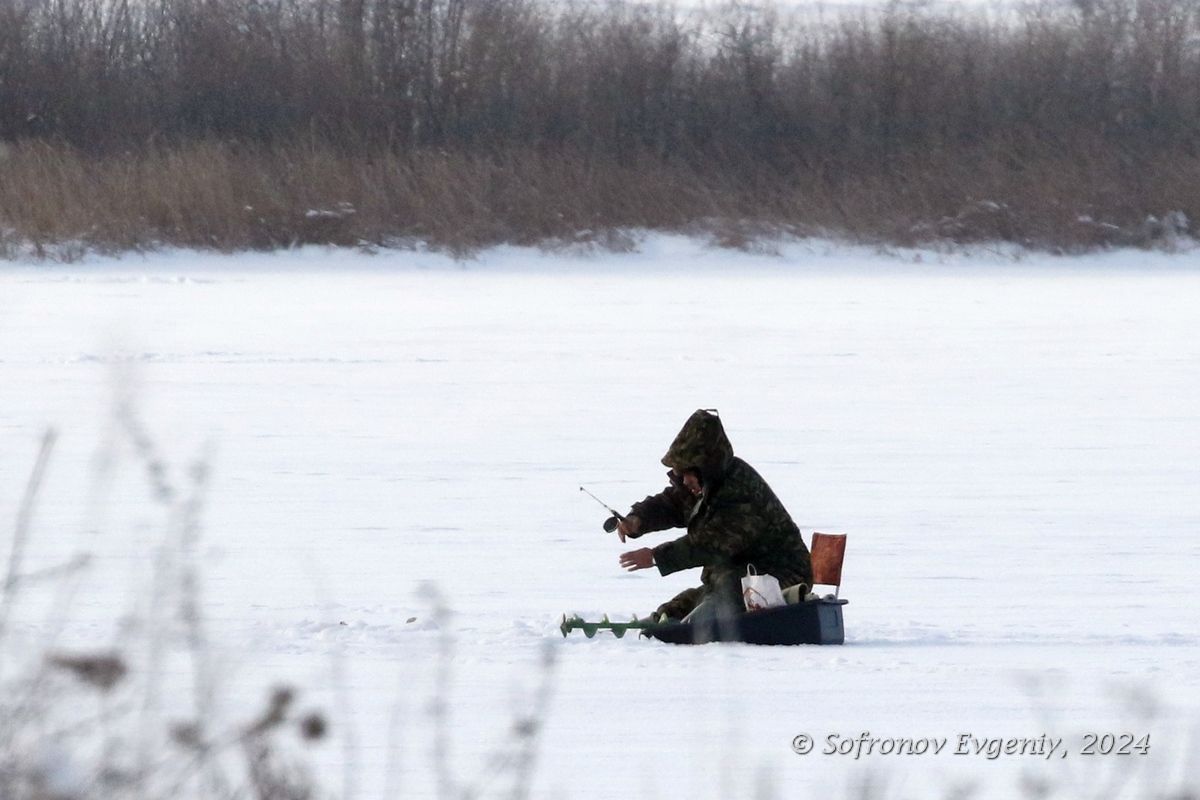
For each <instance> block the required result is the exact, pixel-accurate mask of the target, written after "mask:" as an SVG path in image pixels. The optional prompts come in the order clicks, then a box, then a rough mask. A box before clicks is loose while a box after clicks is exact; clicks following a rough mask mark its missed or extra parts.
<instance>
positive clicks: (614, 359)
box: [0, 237, 1200, 798]
mask: <svg viewBox="0 0 1200 800" xmlns="http://www.w3.org/2000/svg"><path fill="white" fill-rule="evenodd" d="M781 250H782V253H781V254H780V255H773V256H755V255H748V254H742V253H731V252H728V251H720V250H711V249H708V248H706V247H704V246H703V245H702V244H701V243H698V242H695V241H692V240H687V239H677V238H672V237H649V238H647V239H646V240H645V242H644V243H643V246H642V247H641V249H640V251H639V252H636V253H628V254H610V255H594V254H593V255H588V254H576V255H564V254H555V253H542V252H537V251H528V250H519V249H507V248H506V249H499V250H495V251H490V252H488V253H485V254H483V255H482V256H480V257H479V258H477V259H475V260H472V261H467V262H465V263H456V262H454V261H451V260H450V259H447V258H444V257H442V256H438V255H431V254H421V253H409V252H388V253H382V254H378V255H364V254H357V253H351V252H340V251H326V250H320V249H309V250H301V251H296V252H288V253H279V254H272V255H241V256H216V255H200V254H194V253H165V254H157V255H149V256H144V257H143V256H138V257H128V258H124V259H120V260H103V259H94V260H90V261H88V262H85V263H81V264H75V265H66V266H62V265H39V266H31V265H16V264H7V265H2V266H0V520H5V521H6V522H4V523H3V524H4V526H5V527H4V528H0V530H3V531H4V534H3V538H0V543H3V542H6V541H7V539H8V536H9V531H10V530H11V526H10V523H9V522H7V521H9V520H12V519H14V517H15V515H16V509H17V504H18V502H19V499H20V496H21V492H22V490H23V488H24V483H25V480H26V476H27V475H28V471H29V469H30V467H31V465H32V463H33V460H34V457H35V455H36V452H37V447H38V440H39V438H40V434H41V431H42V430H43V429H44V428H45V427H46V426H47V425H52V426H54V427H55V428H57V429H58V431H59V434H60V435H59V440H58V444H57V446H56V450H55V452H54V454H53V458H52V461H51V463H50V468H49V472H48V474H47V479H46V483H45V485H44V487H43V491H42V494H41V496H40V499H39V504H38V509H37V513H36V517H35V520H34V525H33V528H32V532H31V539H30V543H29V549H28V551H27V553H26V555H25V563H24V565H23V568H24V569H25V570H26V571H28V572H36V571H37V570H40V569H45V568H50V567H54V566H55V565H60V564H62V563H64V562H66V561H68V560H69V559H70V558H72V557H73V556H74V555H75V554H76V553H78V552H87V553H90V554H91V555H92V561H91V565H90V567H89V569H88V571H87V572H86V573H85V574H84V576H83V578H82V584H81V585H80V588H79V589H78V590H77V591H76V593H75V595H74V599H73V602H72V603H71V605H70V608H69V610H68V611H67V612H66V615H65V617H64V616H59V617H55V616H54V615H55V614H61V612H58V611H55V610H54V609H55V608H56V607H55V606H54V605H53V603H52V599H51V595H52V594H53V591H52V589H51V587H52V585H53V583H54V582H53V581H47V582H45V583H44V584H37V585H35V586H32V587H31V588H29V590H28V591H25V592H24V593H23V594H22V595H21V600H22V602H21V604H20V605H19V606H18V607H17V608H15V609H13V617H12V626H13V630H14V631H20V632H21V633H22V634H23V635H24V636H25V639H24V640H25V641H30V642H34V641H37V640H38V639H37V637H38V636H39V635H40V632H42V631H44V630H45V629H46V628H47V627H52V626H53V624H54V623H55V622H56V621H58V620H65V624H66V625H67V628H66V631H65V632H64V633H63V634H62V635H61V636H62V638H61V639H60V643H62V644H66V645H70V646H74V647H78V648H87V647H104V646H107V645H109V644H111V643H112V642H114V641H120V637H121V636H123V635H125V634H124V633H122V624H123V621H127V619H128V613H129V612H130V611H132V610H136V609H138V608H141V607H143V606H144V605H145V603H146V602H147V600H146V598H147V597H148V596H152V593H151V594H148V593H149V592H150V589H149V588H148V582H149V581H150V580H151V578H150V575H151V571H152V570H151V569H150V566H149V565H150V563H151V561H152V552H153V548H154V547H155V546H156V543H157V541H158V537H159V536H160V535H161V530H162V526H163V519H162V516H163V512H162V509H161V508H160V507H159V506H157V505H156V504H155V502H154V501H153V499H152V498H151V497H150V493H149V490H148V489H147V485H146V481H145V480H144V478H143V476H142V470H141V468H140V467H138V465H137V464H136V463H135V462H136V459H135V458H134V456H133V454H132V451H131V448H130V447H129V446H128V444H127V443H124V444H123V443H121V442H120V441H119V437H116V436H115V434H114V427H113V425H112V424H111V419H110V417H111V414H112V409H113V406H114V402H115V401H114V400H113V396H114V393H116V394H120V395H123V396H128V397H130V398H132V402H133V404H134V407H135V408H136V409H137V413H138V414H139V415H140V418H141V419H142V420H143V423H144V426H145V429H146V431H147V432H148V433H149V434H150V436H151V437H152V439H153V441H154V442H155V444H156V446H157V447H159V448H160V450H161V452H162V454H163V456H164V458H165V460H166V461H167V462H168V463H169V464H170V465H171V467H172V471H171V472H170V473H169V475H168V478H169V480H171V481H174V482H176V483H177V484H183V483H186V478H185V470H186V467H187V465H188V464H189V463H191V462H192V461H194V460H196V459H202V460H205V461H206V462H207V463H209V464H211V467H212V479H211V484H210V486H209V487H208V489H207V492H206V495H205V500H204V506H203V512H202V523H203V531H202V538H201V541H200V546H199V559H200V568H201V573H202V578H203V583H202V599H203V603H204V619H205V626H206V630H207V633H208V636H209V639H210V641H211V645H210V646H211V651H212V657H213V658H214V659H215V661H216V662H217V664H218V665H219V673H220V674H221V687H220V688H221V697H222V698H223V700H222V702H223V703H224V708H225V709H226V712H227V713H229V714H231V715H233V716H234V717H237V715H238V714H242V717H244V716H245V713H244V711H245V709H246V708H247V707H253V706H257V704H258V702H259V698H260V697H261V694H262V691H263V689H264V687H266V686H270V685H273V684H275V683H278V682H281V681H287V682H291V683H293V684H295V685H296V686H298V687H300V688H301V690H302V691H303V692H304V693H305V694H304V698H305V700H306V702H308V703H310V704H316V705H323V706H324V707H326V708H328V709H329V710H330V711H331V712H332V714H333V723H334V727H333V730H334V733H335V738H334V741H332V742H330V743H327V744H324V745H321V746H319V747H318V748H317V749H316V750H315V751H314V755H313V757H314V758H315V759H316V760H317V762H318V763H319V764H320V765H321V766H322V782H323V783H324V784H325V785H326V786H327V787H328V788H329V789H330V790H331V791H334V792H342V791H344V790H348V791H350V792H351V793H353V794H355V796H357V797H362V798H374V797H380V796H383V795H384V793H385V791H387V792H396V791H398V792H400V793H403V794H406V795H418V796H419V795H421V794H426V793H429V792H430V791H432V787H433V780H434V776H433V771H432V769H431V756H430V752H431V748H432V747H433V746H434V744H433V741H432V735H431V723H430V712H429V707H430V700H431V698H432V697H433V693H434V690H435V689H434V687H435V681H436V675H435V673H436V672H437V663H438V660H437V655H436V653H437V648H438V645H439V630H438V626H437V625H436V624H435V621H434V620H433V619H432V616H431V611H430V607H429V603H428V601H427V599H425V597H424V596H423V595H422V594H421V592H420V591H419V590H420V587H421V586H422V585H425V584H427V583H431V584H435V585H436V586H437V587H438V590H439V591H440V592H441V594H442V595H443V596H444V597H445V598H446V600H447V603H448V604H449V605H450V606H451V607H452V608H453V609H454V612H455V614H454V616H453V618H452V621H451V622H450V623H449V625H448V629H449V631H450V632H451V633H452V634H453V661H452V664H453V667H452V672H451V675H450V677H451V680H452V695H451V697H452V703H451V704H450V711H449V714H450V723H449V724H450V732H451V735H452V736H451V739H452V748H451V749H452V752H451V758H452V765H453V767H454V770H455V772H456V774H458V775H459V776H460V777H462V778H463V779H464V780H466V779H468V778H470V777H472V776H474V775H476V774H477V773H481V772H483V771H484V765H485V764H486V762H487V758H488V754H489V753H491V752H492V751H493V750H494V749H495V748H496V747H497V746H498V745H499V744H501V743H502V742H503V741H504V740H505V737H506V736H507V726H508V725H509V724H510V723H511V721H512V720H513V719H514V717H515V716H516V715H518V714H519V713H522V712H525V711H527V710H528V705H529V703H530V702H531V693H532V692H534V687H535V685H536V682H537V680H538V679H539V675H540V668H539V666H538V664H539V658H540V657H541V653H542V649H543V647H544V646H546V644H547V643H548V642H549V643H553V644H556V645H557V649H556V653H557V668H556V670H555V672H554V673H553V681H554V683H553V696H552V701H551V705H550V712H549V716H548V718H547V720H546V727H545V729H544V731H543V739H542V743H541V749H540V755H539V761H538V766H537V772H536V778H535V783H534V795H535V796H538V797H572V798H591V797H614V796H627V797H631V798H653V797H696V798H703V797H726V796H755V795H756V793H758V796H763V795H770V792H771V791H772V787H773V790H774V791H775V793H776V794H777V795H778V796H781V797H845V796H850V795H851V794H852V793H853V792H854V791H856V787H860V786H861V785H863V783H864V781H865V782H870V784H871V785H872V786H874V787H875V789H876V791H877V793H878V794H879V795H880V796H887V797H893V796H895V797H900V796H903V797H942V796H946V795H948V794H950V793H951V792H953V791H956V790H958V789H961V788H962V787H967V786H974V787H975V789H976V790H977V791H978V792H979V793H980V794H982V795H984V796H996V797H1008V796H1013V795H1014V794H1016V793H1018V792H1020V791H1033V789H1032V788H1031V787H1034V786H1036V785H1037V782H1038V781H1042V782H1044V783H1045V785H1050V786H1054V787H1057V788H1058V790H1060V791H1061V792H1063V793H1064V796H1094V795H1095V794H1097V793H1098V792H1099V791H1100V789H1101V788H1103V787H1105V786H1107V785H1108V784H1107V783H1106V782H1107V781H1110V780H1113V779H1114V776H1116V775H1118V774H1121V773H1128V772H1130V771H1131V770H1132V771H1133V772H1134V773H1138V774H1135V775H1134V777H1133V778H1132V779H1131V780H1132V781H1133V784H1134V785H1135V786H1142V787H1145V786H1156V787H1159V788H1164V787H1165V788H1170V787H1172V786H1174V787H1178V786H1180V785H1184V782H1185V781H1186V780H1187V778H1186V771H1185V769H1184V763H1185V761H1186V758H1187V757H1188V756H1189V755H1190V754H1191V753H1192V752H1194V751H1195V750H1196V749H1197V748H1198V747H1200V739H1197V735H1198V733H1200V727H1198V726H1200V648H1198V644H1200V603H1197V602H1196V590H1195V580H1196V575H1197V573H1198V572H1200V536H1198V534H1200V402H1197V398H1198V397H1200V313H1198V309H1200V256H1198V255H1197V254H1195V253H1192V254H1179V255H1162V254H1150V253H1132V252H1122V253H1109V254H1103V255H1097V256H1091V257H1087V258H1055V257H1051V256H1041V255H1030V254H1024V255H1020V257H1014V255H1013V254H999V255H988V254H986V253H976V254H967V255H963V254H959V255H941V256H939V255H937V254H935V253H929V252H925V253H889V254H873V253H871V252H867V251H861V250H855V249H851V248H846V247H841V246H833V245H822V244H815V245H814V244H811V243H810V244H792V245H786V246H784V247H782V248H781ZM698 407H704V408H718V409H720V412H721V415H722V418H723V419H724V421H725V426H726V429H727V431H728V432H729V436H730V438H731V440H732V441H733V444H734V447H735V449H736V450H737V452H738V454H739V455H741V456H742V457H743V458H745V459H746V460H747V461H749V462H750V463H751V464H753V465H754V466H755V467H756V468H757V469H758V470H759V471H760V472H761V473H762V474H763V475H764V477H766V478H767V480H768V481H769V482H770V483H771V485H772V486H773V487H774V489H775V490H776V492H777V493H778V494H779V495H780V497H781V498H782V499H783V501H784V503H785V504H786V505H787V507H788V508H789V510H790V511H791V512H792V514H793V516H794V517H795V518H796V520H797V522H798V523H799V524H800V527H801V529H802V530H803V531H804V532H805V534H806V535H807V534H811V532H812V531H814V530H822V531H828V532H845V533H847V534H849V544H848V549H847V561H846V567H845V572H844V584H843V586H842V590H841V591H842V596H843V597H846V598H848V599H849V600H850V605H848V606H847V607H846V609H845V621H846V633H847V642H846V645H845V646H843V647H824V648H820V647H795V648H756V647H751V646H734V645H710V646H706V647H699V648H681V647H673V646H669V645H664V644H660V643H655V642H648V641H644V640H638V639H636V638H634V637H632V636H629V637H626V638H625V639H622V640H616V639H614V638H612V637H611V636H604V635H600V636H597V638H595V639H592V640H588V639H585V638H584V637H583V636H582V635H580V634H575V635H573V637H572V638H570V639H568V640H565V641H563V640H561V638H560V637H559V634H558V631H557V629H556V624H557V619H558V616H559V615H560V614H561V613H563V612H573V611H577V612H580V613H582V614H584V615H595V616H598V615H599V614H601V613H604V612H607V613H610V614H612V615H613V616H614V617H616V616H617V615H625V616H628V615H630V614H633V613H638V614H644V613H646V612H648V611H649V610H651V609H652V608H653V607H654V606H655V605H657V604H658V603H659V602H661V601H662V600H665V599H666V598H668V597H670V596H671V595H672V594H674V593H675V592H677V591H679V590H680V589H682V588H684V587H686V586H689V585H692V584H694V583H695V582H696V580H697V577H696V575H695V573H686V574H683V575H675V576H671V577H669V578H660V577H658V576H657V574H656V573H654V572H653V571H647V572H641V573H637V574H626V573H623V572H621V571H620V570H619V569H618V567H617V555H618V554H619V553H620V552H621V551H622V550H623V549H627V548H626V547H623V546H622V545H621V544H620V543H619V542H617V541H616V539H615V537H613V536H611V535H606V534H604V533H603V532H602V531H601V529H600V523H601V522H602V521H603V518H604V516H605V514H604V512H603V510H602V509H601V508H600V507H599V506H597V505H596V504H595V503H594V502H593V501H591V500H590V499H588V498H587V497H586V496H584V495H583V494H581V493H580V492H579V490H578V487H579V486H580V485H581V484H582V485H585V486H587V487H588V488H589V489H591V490H592V491H593V492H595V493H596V494H597V495H599V496H600V497H601V498H603V499H604V500H605V501H607V502H609V503H611V504H613V505H616V506H617V507H619V508H623V507H627V505H628V504H629V503H630V502H632V501H634V500H638V499H641V498H642V497H643V496H645V495H646V494H648V493H652V492H655V491H658V490H659V489H661V488H662V486H663V485H664V475H663V473H664V468H663V467H662V466H661V465H660V464H659V463H658V459H659V458H660V457H661V456H662V454H663V452H664V451H665V449H666V446H667V445H668V444H669V442H670V440H671V438H672V437H673V436H674V434H675V433H676V431H677V430H678V428H679V426H680V425H681V424H682V422H683V421H684V419H685V418H686V417H687V416H688V414H690V413H691V412H692V411H693V410H694V409H696V408H698ZM114 442H116V443H115V444H114ZM98 454H99V455H98ZM105 454H107V456H108V457H109V458H110V459H115V460H111V461H110V462H107V463H109V468H107V469H105V468H104V464H105V463H106V462H105V461H104V458H103V456H105ZM661 536H662V535H661V534H660V535H657V536H653V535H652V536H651V537H650V539H651V540H652V541H654V542H657V541H661V540H662V539H661V538H659V537H661ZM641 541H643V542H644V541H646V540H641ZM43 595H44V596H43ZM413 617H415V618H416V620H415V621H413V622H408V620H409V619H410V618H413ZM864 732H869V734H870V736H872V737H877V738H881V739H882V738H898V737H904V738H913V739H920V738H931V739H943V738H944V739H947V740H948V744H947V745H946V747H945V749H944V750H943V751H942V752H941V753H939V754H937V755H933V754H925V755H922V756H897V755H894V754H892V755H887V756H884V755H880V754H879V753H878V752H872V753H871V754H869V755H863V756H862V757H861V758H858V759H855V758H854V756H853V754H851V755H837V754H835V755H826V754H824V752H823V751H824V750H826V749H827V748H828V745H827V742H828V741H829V740H828V738H827V737H829V736H831V735H836V736H839V737H859V736H860V734H863V733H864ZM1089 732H1090V733H1095V734H1098V735H1102V734H1106V733H1111V734H1114V735H1118V736H1119V735H1120V734H1124V733H1131V734H1135V735H1137V736H1138V737H1140V736H1142V735H1143V734H1147V733H1148V734H1150V736H1151V743H1152V747H1151V753H1150V755H1148V756H1142V755H1138V754H1135V755H1129V756H1116V755H1109V756H1101V755H1095V756H1091V757H1088V756H1085V755H1083V754H1082V753H1081V747H1082V744H1083V737H1084V736H1085V735H1086V734H1088V733H1089ZM799 734H808V735H810V736H811V737H813V739H814V740H815V743H816V747H815V750H814V752H812V753H809V754H808V755H797V754H795V753H793V752H792V742H793V739H794V737H796V736H797V735H799ZM960 734H969V735H971V736H974V737H977V738H980V739H983V738H995V737H1026V738H1033V737H1038V736H1041V735H1043V734H1045V735H1047V736H1049V737H1063V739H1064V742H1063V744H1062V746H1061V748H1060V749H1065V750H1066V751H1067V752H1069V755H1068V756H1067V757H1066V758H1059V757H1058V755H1057V753H1056V754H1055V756H1054V758H1052V759H1050V760H1046V759H1042V758H1035V757H1031V756H1028V755H1026V756H1015V755H1003V754H1002V755H1000V757H998V758H995V759H989V758H987V757H986V755H985V754H980V755H953V751H954V750H955V749H956V748H957V746H958V737H959V735H960ZM834 741H839V740H834ZM968 746H969V745H968ZM1022 787H1024V788H1022Z"/></svg>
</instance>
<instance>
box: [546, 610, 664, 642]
mask: <svg viewBox="0 0 1200 800" xmlns="http://www.w3.org/2000/svg"><path fill="white" fill-rule="evenodd" d="M654 624H655V623H654V621H653V620H651V619H638V618H637V614H634V615H633V619H631V620H629V622H613V621H612V620H610V619H609V618H608V615H607V614H605V615H604V616H603V617H601V618H600V621H599V622H588V621H586V620H584V619H583V618H582V617H580V616H579V615H578V614H574V615H572V616H570V617H568V616H567V615H566V614H563V618H562V621H561V622H560V623H559V626H558V629H559V630H560V631H562V635H563V636H564V637H565V636H566V635H567V634H568V633H570V632H571V631H583V635H584V636H586V637H587V638H589V639H591V638H592V637H593V636H595V635H596V631H612V632H613V636H616V637H617V638H618V639H620V638H621V637H623V636H624V635H625V632H626V631H630V630H645V629H646V628H649V627H652V626H653V625H654Z"/></svg>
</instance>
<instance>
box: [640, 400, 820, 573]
mask: <svg viewBox="0 0 1200 800" xmlns="http://www.w3.org/2000/svg"><path fill="white" fill-rule="evenodd" d="M663 464H665V465H666V466H668V467H670V468H671V473H669V477H670V478H671V485H670V486H668V487H667V488H666V489H665V490H664V491H662V492H661V493H659V494H656V495H653V496H651V497H647V498H646V499H645V500H643V501H641V502H640V503H634V505H633V508H632V510H631V511H630V513H631V514H634V515H636V516H637V517H638V519H640V520H641V526H640V528H639V530H638V534H637V535H638V536H641V535H642V534H644V533H649V532H651V531H660V530H665V529H667V528H682V527H686V528H687V534H686V535H684V536H681V537H680V538H678V539H676V540H675V541H673V542H666V543H664V544H660V545H659V546H658V547H655V548H654V562H655V564H657V565H658V570H659V572H661V573H662V574H663V575H669V574H671V573H672V572H678V571H679V570H684V569H691V568H692V567H703V568H704V570H703V572H702V573H701V580H702V581H703V582H704V583H705V584H706V585H708V584H710V579H711V578H712V577H713V574H714V571H718V570H719V571H722V572H725V571H729V570H734V571H736V572H739V573H741V574H745V572H746V566H747V565H748V564H753V565H754V567H755V569H756V570H757V571H758V572H759V573H760V574H762V573H765V574H768V575H774V576H775V577H776V578H778V579H779V583H780V584H781V585H782V586H785V587H786V586H792V585H795V584H797V583H808V584H811V583H812V567H811V565H810V564H809V559H808V548H807V547H805V546H804V540H803V539H801V538H800V529H799V528H797V527H796V523H795V522H793V521H792V518H791V516H789V515H788V512H787V510H786V509H785V508H784V507H783V503H781V502H780V501H779V498H777V497H776V496H775V493H774V492H773V491H771V487H770V486H768V485H767V482H766V481H764V480H763V479H762V476H760V475H759V474H758V473H757V472H756V471H755V470H754V468H753V467H751V466H750V465H749V464H747V463H746V462H745V461H742V460H741V459H740V458H737V457H736V456H734V455H733V447H732V445H730V443H729V439H728V438H727V437H726V436H725V430H724V428H723V427H722V425H721V420H720V418H718V417H717V416H716V415H715V414H712V413H709V412H707V411H697V412H696V413H695V414H693V415H692V416H691V417H690V418H689V419H688V421H687V423H685V424H684V426H683V429H682V430H681V431H680V432H679V435H678V436H677V437H675V441H674V442H673V443H672V444H671V448H670V449H669V450H668V451H667V454H666V455H665V456H664V457H663ZM685 470H696V471H697V472H699V473H700V477H701V480H702V482H703V491H702V492H701V494H700V496H699V497H695V496H693V495H692V493H691V492H690V491H689V490H688V489H687V487H685V486H684V485H683V484H682V482H681V481H680V477H681V475H682V473H683V471H685Z"/></svg>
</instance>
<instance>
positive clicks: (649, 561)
mask: <svg viewBox="0 0 1200 800" xmlns="http://www.w3.org/2000/svg"><path fill="white" fill-rule="evenodd" d="M621 566H622V567H624V568H625V569H627V570H629V571H630V572H636V571H637V570H639V569H649V568H650V567H653V566H654V551H653V550H651V549H650V548H649V547H643V548H642V549H640V550H630V551H629V552H628V553H621Z"/></svg>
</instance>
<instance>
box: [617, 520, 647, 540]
mask: <svg viewBox="0 0 1200 800" xmlns="http://www.w3.org/2000/svg"><path fill="white" fill-rule="evenodd" d="M641 529H642V521H641V520H640V519H638V518H637V517H636V516H635V515H633V514H630V515H629V516H627V517H625V519H623V520H621V523H620V524H619V525H617V536H620V537H621V541H622V542H623V541H625V537H626V536H632V535H634V534H636V533H637V532H638V531H639V530H641Z"/></svg>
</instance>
